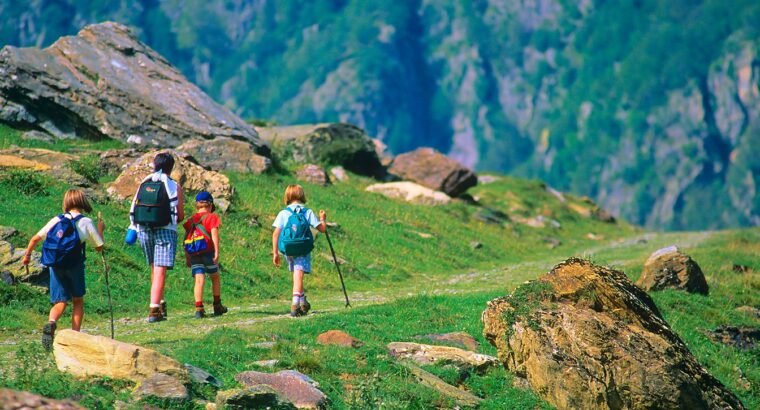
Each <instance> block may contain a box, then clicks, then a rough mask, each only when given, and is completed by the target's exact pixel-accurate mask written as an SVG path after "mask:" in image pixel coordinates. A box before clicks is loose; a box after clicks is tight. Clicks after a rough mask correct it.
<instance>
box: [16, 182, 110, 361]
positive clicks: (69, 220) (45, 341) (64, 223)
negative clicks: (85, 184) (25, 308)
mask: <svg viewBox="0 0 760 410" xmlns="http://www.w3.org/2000/svg"><path fill="white" fill-rule="evenodd" d="M62 208H63V214H61V215H58V216H56V217H54V218H53V219H51V220H50V221H49V222H48V223H47V224H46V225H45V226H44V227H42V229H40V230H39V232H37V234H35V235H34V236H33V237H32V239H31V240H30V241H29V245H28V246H27V247H26V254H25V255H24V259H23V260H22V263H23V264H24V265H29V260H30V257H31V254H32V251H33V250H34V248H35V247H36V246H37V244H38V243H39V242H40V241H42V240H43V239H44V242H43V244H42V260H41V262H42V264H43V265H45V266H47V267H49V268H50V303H51V304H52V305H53V306H52V307H51V308H50V314H49V315H48V323H46V324H45V325H44V326H43V327H42V345H43V346H45V348H46V349H48V350H50V349H51V348H52V347H53V338H54V337H55V329H56V323H57V322H58V319H60V318H61V316H63V312H64V311H65V310H66V306H67V305H68V304H69V302H73V305H74V308H73V311H72V313H71V328H72V329H73V330H76V331H79V330H80V329H81V327H82V319H83V318H84V295H85V293H86V289H85V279H84V261H85V247H86V242H90V243H91V244H92V245H93V246H94V247H95V250H97V251H98V252H102V251H103V231H104V230H105V224H104V223H103V221H102V220H100V219H98V226H97V230H96V229H95V226H94V225H93V223H92V219H90V218H87V217H86V216H84V213H90V212H92V206H90V202H89V201H88V200H87V197H86V196H85V194H84V191H82V190H80V189H69V190H68V191H66V193H65V194H64V195H63V207H62Z"/></svg>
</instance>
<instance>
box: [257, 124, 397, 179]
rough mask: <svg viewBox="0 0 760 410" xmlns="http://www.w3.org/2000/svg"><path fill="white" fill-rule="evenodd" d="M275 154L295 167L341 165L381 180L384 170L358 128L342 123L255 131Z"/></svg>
mask: <svg viewBox="0 0 760 410" xmlns="http://www.w3.org/2000/svg"><path fill="white" fill-rule="evenodd" d="M257 130H258V132H259V135H261V137H262V138H263V139H264V140H265V141H267V142H268V143H269V144H271V145H272V147H273V148H274V149H275V151H277V152H279V153H280V155H283V156H284V157H286V158H287V159H292V160H293V161H295V162H296V163H299V164H306V163H317V164H323V165H342V166H343V167H345V168H346V169H347V170H349V171H352V172H355V173H357V174H361V175H367V176H372V177H382V176H383V175H385V168H384V167H383V165H382V164H381V163H380V160H379V159H378V156H377V152H376V151H375V144H374V143H373V142H372V139H371V138H370V137H369V136H367V134H366V133H365V132H364V130H362V129H361V128H359V127H357V126H355V125H351V124H343V123H334V124H313V125H294V126H289V127H259V128H257Z"/></svg>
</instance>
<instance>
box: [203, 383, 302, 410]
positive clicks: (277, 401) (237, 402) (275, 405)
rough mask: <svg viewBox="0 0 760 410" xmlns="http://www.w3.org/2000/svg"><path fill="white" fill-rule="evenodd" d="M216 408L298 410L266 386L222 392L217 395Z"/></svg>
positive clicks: (229, 409) (230, 409)
mask: <svg viewBox="0 0 760 410" xmlns="http://www.w3.org/2000/svg"><path fill="white" fill-rule="evenodd" d="M216 406H217V408H219V409H228V410H248V409H271V410H291V409H293V410H295V409H296V408H297V407H296V406H294V405H293V403H290V402H288V401H287V400H285V399H283V398H282V397H280V395H278V394H277V392H276V391H274V389H272V388H271V387H269V386H264V385H257V386H253V387H248V388H245V389H233V390H225V391H220V392H219V393H217V394H216Z"/></svg>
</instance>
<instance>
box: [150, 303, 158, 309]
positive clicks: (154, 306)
mask: <svg viewBox="0 0 760 410" xmlns="http://www.w3.org/2000/svg"><path fill="white" fill-rule="evenodd" d="M150 307H151V308H160V307H161V305H160V304H158V303H151V304H150Z"/></svg>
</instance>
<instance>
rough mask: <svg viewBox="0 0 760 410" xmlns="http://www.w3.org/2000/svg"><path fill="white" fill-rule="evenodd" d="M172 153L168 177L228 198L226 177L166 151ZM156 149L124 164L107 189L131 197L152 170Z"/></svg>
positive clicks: (229, 187)
mask: <svg viewBox="0 0 760 410" xmlns="http://www.w3.org/2000/svg"><path fill="white" fill-rule="evenodd" d="M167 152H170V153H171V154H172V156H173V157H174V169H173V170H172V174H171V177H172V178H173V179H174V180H175V181H177V183H179V185H180V186H181V187H182V188H183V189H184V190H185V191H189V192H197V191H202V190H206V191H209V192H210V193H211V195H213V196H214V199H216V198H230V197H231V196H232V193H233V189H232V185H230V179H229V178H227V177H226V176H225V175H222V174H220V173H218V172H215V171H208V170H206V169H203V167H201V166H200V165H197V164H195V163H193V162H191V161H190V160H189V159H186V157H184V156H183V155H181V153H179V152H177V151H167ZM157 153H158V151H153V152H148V153H146V154H144V155H143V156H142V157H140V158H138V159H137V160H136V161H134V162H132V163H131V164H129V165H127V167H126V169H125V170H124V172H122V173H121V175H119V176H118V178H116V180H115V181H114V182H113V183H112V184H111V185H109V187H108V193H109V194H111V195H112V196H114V197H116V198H118V199H127V198H129V199H131V198H132V197H133V196H134V195H135V192H137V188H138V187H139V186H140V183H141V182H142V180H143V179H144V178H145V177H146V176H148V175H149V174H150V173H151V172H153V158H155V156H156V154H157Z"/></svg>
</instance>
